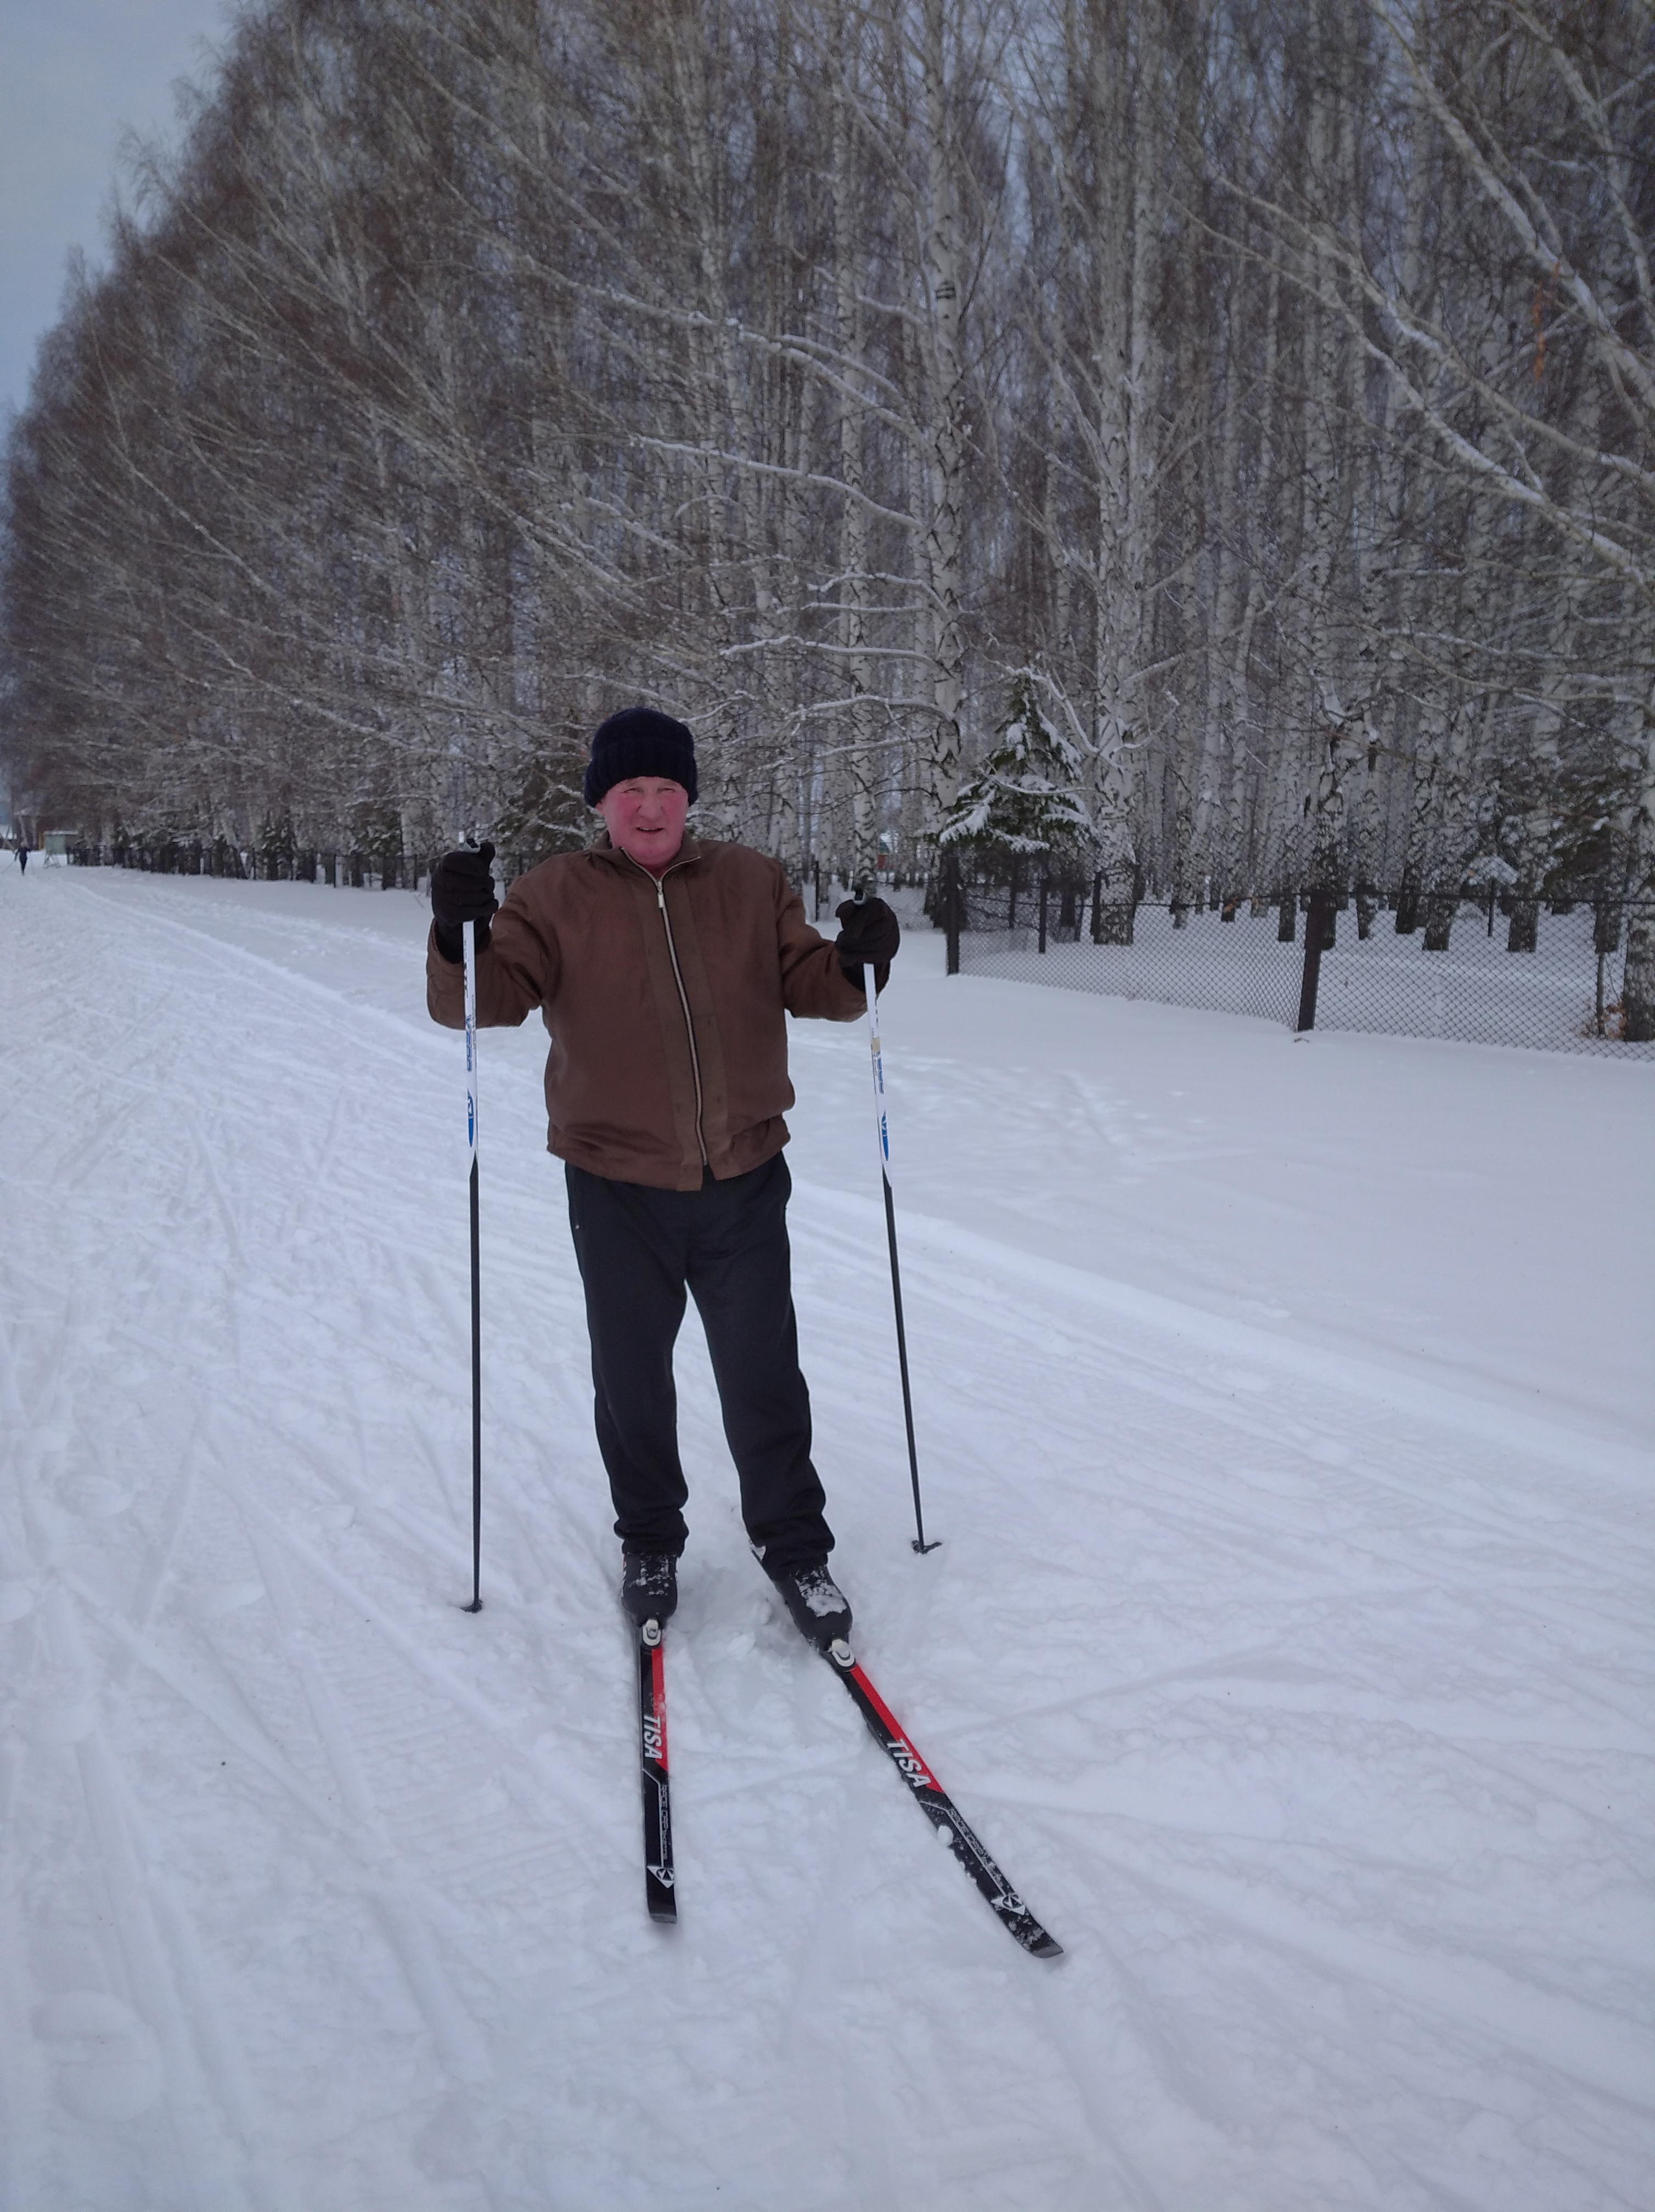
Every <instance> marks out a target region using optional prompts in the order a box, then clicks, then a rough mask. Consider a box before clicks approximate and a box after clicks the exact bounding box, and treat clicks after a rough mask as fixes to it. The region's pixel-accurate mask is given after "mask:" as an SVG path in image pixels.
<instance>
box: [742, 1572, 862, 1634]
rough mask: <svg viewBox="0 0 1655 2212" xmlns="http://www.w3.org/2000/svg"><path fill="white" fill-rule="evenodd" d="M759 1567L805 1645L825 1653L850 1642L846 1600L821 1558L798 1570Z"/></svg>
mask: <svg viewBox="0 0 1655 2212" xmlns="http://www.w3.org/2000/svg"><path fill="white" fill-rule="evenodd" d="M759 1565H761V1566H762V1567H763V1568H764V1571H765V1573H766V1574H767V1575H768V1576H769V1577H770V1580H771V1581H772V1582H773V1583H775V1584H776V1588H777V1589H779V1590H780V1591H781V1593H782V1603H783V1604H784V1605H785V1606H786V1607H787V1608H788V1612H789V1613H791V1614H792V1615H793V1622H794V1627H795V1628H796V1629H797V1630H798V1631H799V1633H800V1635H801V1636H802V1637H803V1638H804V1639H805V1641H806V1644H814V1645H815V1646H816V1648H817V1650H818V1651H825V1650H827V1648H828V1646H829V1645H830V1644H836V1643H838V1642H840V1641H841V1640H842V1639H843V1641H844V1642H846V1643H849V1639H850V1600H849V1598H848V1597H847V1596H846V1595H845V1594H844V1592H843V1590H842V1589H840V1588H839V1586H838V1584H837V1583H836V1582H835V1581H834V1579H833V1577H832V1576H831V1574H829V1572H828V1571H827V1561H826V1560H825V1559H816V1560H812V1562H811V1563H810V1565H807V1566H802V1567H772V1566H770V1565H769V1563H768V1562H767V1561H765V1560H763V1559H761V1560H760V1561H759Z"/></svg>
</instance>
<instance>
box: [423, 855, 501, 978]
mask: <svg viewBox="0 0 1655 2212" xmlns="http://www.w3.org/2000/svg"><path fill="white" fill-rule="evenodd" d="M493 858H494V847H493V846H492V845H479V846H478V847H477V848H475V849H473V848H472V847H470V846H462V847H460V848H458V849H457V850H456V851H454V852H452V853H445V854H443V856H442V858H441V860H439V861H438V862H437V864H436V866H435V867H434V868H433V869H432V871H431V919H432V921H434V922H435V924H436V940H437V951H439V952H440V953H441V955H442V957H443V958H444V959H445V960H451V961H453V962H455V963H459V961H461V960H463V959H464V958H465V936H464V934H463V933H464V929H465V924H466V923H467V922H468V921H474V922H475V923H476V924H477V949H478V951H479V952H482V951H484V950H485V949H486V947H487V945H488V942H489V921H490V916H492V915H494V914H495V913H496V911H497V909H498V908H499V905H500V902H499V900H498V899H497V898H496V896H495V895H494V878H493V876H492V875H491V874H490V870H489V863H490V861H491V860H493Z"/></svg>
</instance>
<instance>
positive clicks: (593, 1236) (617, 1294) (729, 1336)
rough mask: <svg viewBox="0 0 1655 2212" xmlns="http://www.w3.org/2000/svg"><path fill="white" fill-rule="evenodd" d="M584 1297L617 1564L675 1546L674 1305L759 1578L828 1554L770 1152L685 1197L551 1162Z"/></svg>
mask: <svg viewBox="0 0 1655 2212" xmlns="http://www.w3.org/2000/svg"><path fill="white" fill-rule="evenodd" d="M563 1171H564V1174H565V1176H567V1178H568V1182H569V1226H570V1228H571V1229H572V1230H573V1231H574V1233H575V1257H576V1259H577V1260H578V1261H580V1265H581V1282H582V1284H583V1285H585V1289H586V1314H587V1328H588V1330H589V1331H590V1333H591V1337H592V1382H593V1390H594V1392H595V1394H596V1412H597V1425H598V1449H599V1451H600V1452H601V1453H602V1454H603V1461H604V1465H605V1468H607V1469H608V1471H609V1487H610V1492H611V1496H612V1497H613V1498H614V1501H615V1533H616V1534H617V1535H618V1537H619V1538H620V1540H621V1542H622V1544H623V1546H624V1547H625V1548H626V1549H627V1550H629V1551H638V1552H671V1553H674V1554H675V1555H676V1554H677V1553H679V1552H681V1551H682V1550H683V1548H684V1542H685V1534H686V1531H685V1521H684V1502H685V1498H687V1497H688V1495H689V1490H688V1486H687V1485H686V1484H685V1480H684V1468H683V1466H682V1464H681V1463H680V1462H679V1459H678V1393H677V1390H676V1389H675V1387H674V1385H673V1382H672V1346H673V1344H674V1342H675V1341H676V1340H677V1337H678V1327H679V1324H680V1323H681V1322H682V1321H683V1319H684V1306H685V1291H686V1290H687V1291H688V1292H689V1294H690V1296H691V1297H693V1298H694V1300H695V1302H696V1310H697V1312H698V1313H699V1314H700V1316H701V1319H702V1324H703V1327H704V1328H705V1329H706V1332H707V1348H708V1350H709V1352H710V1353H711V1355H712V1362H713V1374H714V1376H715V1379H716V1381H717V1383H718V1396H719V1404H720V1406H721V1408H722V1410H723V1414H724V1434H725V1436H726V1437H727V1439H728V1442H729V1446H730V1455H731V1457H732V1458H733V1460H734V1462H735V1465H736V1473H737V1474H738V1475H739V1478H740V1482H741V1517H742V1519H743V1520H744V1521H745V1523H746V1528H747V1534H748V1535H749V1536H750V1537H751V1539H752V1541H753V1542H754V1543H755V1544H757V1545H758V1546H760V1547H762V1549H763V1551H764V1558H765V1564H766V1565H768V1566H783V1567H786V1566H797V1565H804V1564H805V1563H806V1562H807V1561H810V1560H812V1559H822V1558H823V1557H824V1555H825V1554H826V1553H828V1552H830V1551H831V1550H832V1548H833V1536H832V1534H831V1530H830V1529H829V1528H828V1525H827V1522H826V1521H825V1520H824V1518H823V1508H824V1505H825V1504H826V1502H827V1501H826V1499H825V1498H824V1496H823V1494H822V1486H821V1483H820V1482H819V1480H818V1478H817V1474H816V1469H815V1468H813V1467H812V1464H811V1457H810V1393H809V1391H808V1390H807V1389H806V1387H805V1378H804V1376H803V1375H802V1374H800V1370H799V1332H798V1328H797V1325H796V1324H795V1322H794V1312H793V1285H792V1279H791V1274H790V1269H789V1256H788V1225H787V1207H788V1193H789V1192H790V1191H791V1189H792V1188H793V1185H792V1180H791V1178H790V1177H789V1176H788V1170H787V1164H786V1162H785V1161H784V1160H783V1159H782V1156H781V1154H780V1153H779V1152H778V1153H777V1154H776V1158H774V1159H772V1160H767V1161H766V1162H765V1164H764V1166H763V1167H761V1168H755V1169H753V1170H752V1171H751V1174H749V1175H744V1176H733V1177H732V1178H731V1179H730V1180H729V1181H728V1182H714V1180H713V1178H712V1176H711V1174H710V1173H709V1175H708V1176H707V1177H706V1179H705V1180H704V1181H703V1184H702V1187H701V1188H700V1189H699V1190H655V1189H652V1188H649V1187H648V1186H647V1185H645V1184H643V1183H636V1182H610V1181H609V1180H608V1179H607V1178H606V1177H605V1176H594V1175H588V1174H587V1172H586V1170H584V1169H583V1168H577V1167H571V1166H569V1164H568V1163H567V1162H566V1163H565V1164H564V1170H563Z"/></svg>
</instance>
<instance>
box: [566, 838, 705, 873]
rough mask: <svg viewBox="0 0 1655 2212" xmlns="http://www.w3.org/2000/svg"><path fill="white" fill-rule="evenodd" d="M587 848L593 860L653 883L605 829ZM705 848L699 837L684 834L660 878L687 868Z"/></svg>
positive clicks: (645, 871) (642, 867)
mask: <svg viewBox="0 0 1655 2212" xmlns="http://www.w3.org/2000/svg"><path fill="white" fill-rule="evenodd" d="M706 850H707V847H706V845H705V843H704V842H703V840H702V839H701V838H699V837H691V836H685V840H684V842H683V843H682V844H681V845H680V846H679V847H678V851H677V853H676V854H674V856H673V858H672V860H669V861H668V862H667V864H666V868H665V870H664V871H663V874H662V880H665V878H666V876H673V875H676V874H677V873H678V870H679V869H680V868H687V867H688V866H690V864H691V861H692V860H700V859H701V857H702V855H703V854H704V853H705V852H706ZM587 851H588V852H589V853H590V854H592V855H593V859H594V860H605V861H607V862H608V864H609V866H611V867H612V868H615V869H618V871H619V872H620V873H621V874H623V875H628V876H642V877H643V878H644V879H645V880H646V881H647V882H648V883H654V881H655V880H656V878H654V876H652V875H651V874H650V872H649V871H648V868H646V867H644V866H642V863H641V862H639V861H637V860H632V859H630V857H629V855H628V854H625V853H623V852H620V851H619V850H618V849H617V848H616V847H615V846H614V845H612V844H611V842H610V840H609V832H608V830H607V829H600V830H599V833H598V842H597V843H596V844H595V845H588V846H587Z"/></svg>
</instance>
